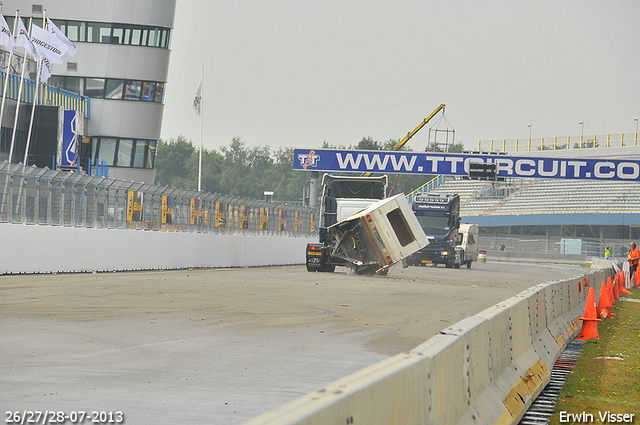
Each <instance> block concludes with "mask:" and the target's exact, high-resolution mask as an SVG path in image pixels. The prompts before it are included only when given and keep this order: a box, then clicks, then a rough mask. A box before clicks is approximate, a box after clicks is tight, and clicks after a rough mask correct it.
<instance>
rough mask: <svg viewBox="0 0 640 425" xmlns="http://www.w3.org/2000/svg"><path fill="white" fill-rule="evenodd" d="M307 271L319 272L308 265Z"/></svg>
mask: <svg viewBox="0 0 640 425" xmlns="http://www.w3.org/2000/svg"><path fill="white" fill-rule="evenodd" d="M307 271H308V272H317V271H318V269H315V268H313V267H309V266H308V265H307Z"/></svg>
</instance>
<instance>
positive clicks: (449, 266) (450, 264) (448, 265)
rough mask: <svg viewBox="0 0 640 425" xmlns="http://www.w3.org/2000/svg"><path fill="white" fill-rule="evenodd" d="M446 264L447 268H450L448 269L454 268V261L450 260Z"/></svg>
mask: <svg viewBox="0 0 640 425" xmlns="http://www.w3.org/2000/svg"><path fill="white" fill-rule="evenodd" d="M446 266H447V268H448V269H452V268H453V263H452V262H451V261H449V262H448V263H447V264H446Z"/></svg>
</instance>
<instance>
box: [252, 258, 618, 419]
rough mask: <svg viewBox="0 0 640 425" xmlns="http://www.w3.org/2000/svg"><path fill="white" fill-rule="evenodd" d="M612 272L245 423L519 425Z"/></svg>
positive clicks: (454, 330)
mask: <svg viewBox="0 0 640 425" xmlns="http://www.w3.org/2000/svg"><path fill="white" fill-rule="evenodd" d="M611 275H612V271H611V269H603V270H597V271H592V272H590V273H589V274H587V275H584V276H580V277H576V278H572V279H566V280H562V281H554V282H549V283H545V284H540V285H536V286H534V287H532V288H529V289H527V290H525V291H523V292H522V293H520V294H518V295H516V296H515V297H512V298H509V299H508V300H505V301H503V302H501V303H498V304H496V305H495V306H493V307H491V308H489V309H487V310H485V311H483V312H481V313H478V314H477V315H475V316H471V317H468V318H466V319H464V320H462V321H460V322H458V323H456V324H455V325H453V326H450V327H448V328H446V329H444V330H443V331H442V332H441V333H440V334H438V335H436V336H434V337H433V338H430V339H429V340H427V341H426V342H424V343H423V344H421V345H419V346H418V347H416V348H415V349H413V350H411V351H410V352H409V353H406V354H399V355H397V356H394V357H392V358H390V359H388V360H385V361H383V362H380V363H378V364H375V365H373V366H370V367H368V368H365V369H363V370H361V371H359V372H357V373H355V374H353V375H350V376H348V377H346V378H344V379H341V380H339V381H336V382H334V383H332V384H330V385H328V386H327V387H325V388H323V389H320V390H318V391H315V392H313V393H311V394H308V395H306V396H304V397H302V398H300V399H298V400H296V401H294V402H292V403H289V404H287V405H285V406H282V407H280V408H278V409H275V410H273V411H271V412H269V413H266V414H264V415H262V416H259V417H258V418H255V419H254V420H252V421H249V422H248V423H247V425H273V424H279V425H293V424H304V425H320V424H347V425H349V424H371V425H376V424H380V425H388V424H452V425H478V424H481V425H490V424H501V425H510V424H515V423H517V422H518V421H519V420H520V418H521V417H522V415H523V414H524V413H525V411H526V409H527V408H528V407H529V406H530V404H531V403H532V401H533V400H534V399H535V397H537V395H538V394H539V393H540V392H541V391H542V390H543V389H544V386H545V385H546V384H547V383H548V382H549V379H550V376H551V370H552V368H553V364H554V363H555V360H556V359H557V358H558V356H559V354H560V353H561V352H562V350H563V349H564V348H565V347H566V345H567V344H568V343H569V341H570V340H571V339H573V338H574V337H575V336H576V335H577V333H578V332H579V330H580V321H578V320H577V317H580V316H582V314H583V312H584V305H585V302H586V297H587V292H588V291H587V290H586V289H585V287H584V278H585V277H588V278H589V282H590V285H591V286H594V287H596V288H597V290H596V292H599V287H600V282H601V281H603V280H605V279H606V277H607V276H611ZM596 282H597V285H596Z"/></svg>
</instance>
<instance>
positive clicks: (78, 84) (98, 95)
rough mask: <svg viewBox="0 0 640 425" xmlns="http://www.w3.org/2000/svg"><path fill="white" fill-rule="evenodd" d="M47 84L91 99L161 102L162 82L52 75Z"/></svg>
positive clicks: (162, 93) (162, 96)
mask: <svg viewBox="0 0 640 425" xmlns="http://www.w3.org/2000/svg"><path fill="white" fill-rule="evenodd" d="M49 85H51V86H53V87H58V88H61V89H63V90H67V91H70V92H73V93H77V94H79V95H81V96H87V97H90V98H92V99H115V100H122V99H124V100H139V101H140V100H141V101H144V102H156V103H162V101H163V99H164V83H157V82H154V81H134V80H126V81H125V80H115V79H108V80H106V79H104V78H93V77H69V76H62V75H54V76H52V77H51V78H50V79H49Z"/></svg>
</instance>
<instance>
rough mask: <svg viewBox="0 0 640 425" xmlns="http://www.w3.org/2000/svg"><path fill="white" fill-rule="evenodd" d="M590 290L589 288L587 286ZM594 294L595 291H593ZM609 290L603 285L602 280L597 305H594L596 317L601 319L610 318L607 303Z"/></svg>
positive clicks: (609, 307) (609, 308)
mask: <svg viewBox="0 0 640 425" xmlns="http://www.w3.org/2000/svg"><path fill="white" fill-rule="evenodd" d="M589 290H591V288H589ZM594 296H595V293H594ZM609 304H610V303H609V290H608V289H607V287H606V286H605V283H604V280H603V281H602V285H601V286H600V299H599V300H598V306H597V307H596V312H597V314H598V316H597V317H600V318H602V319H611V306H610V305H609Z"/></svg>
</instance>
